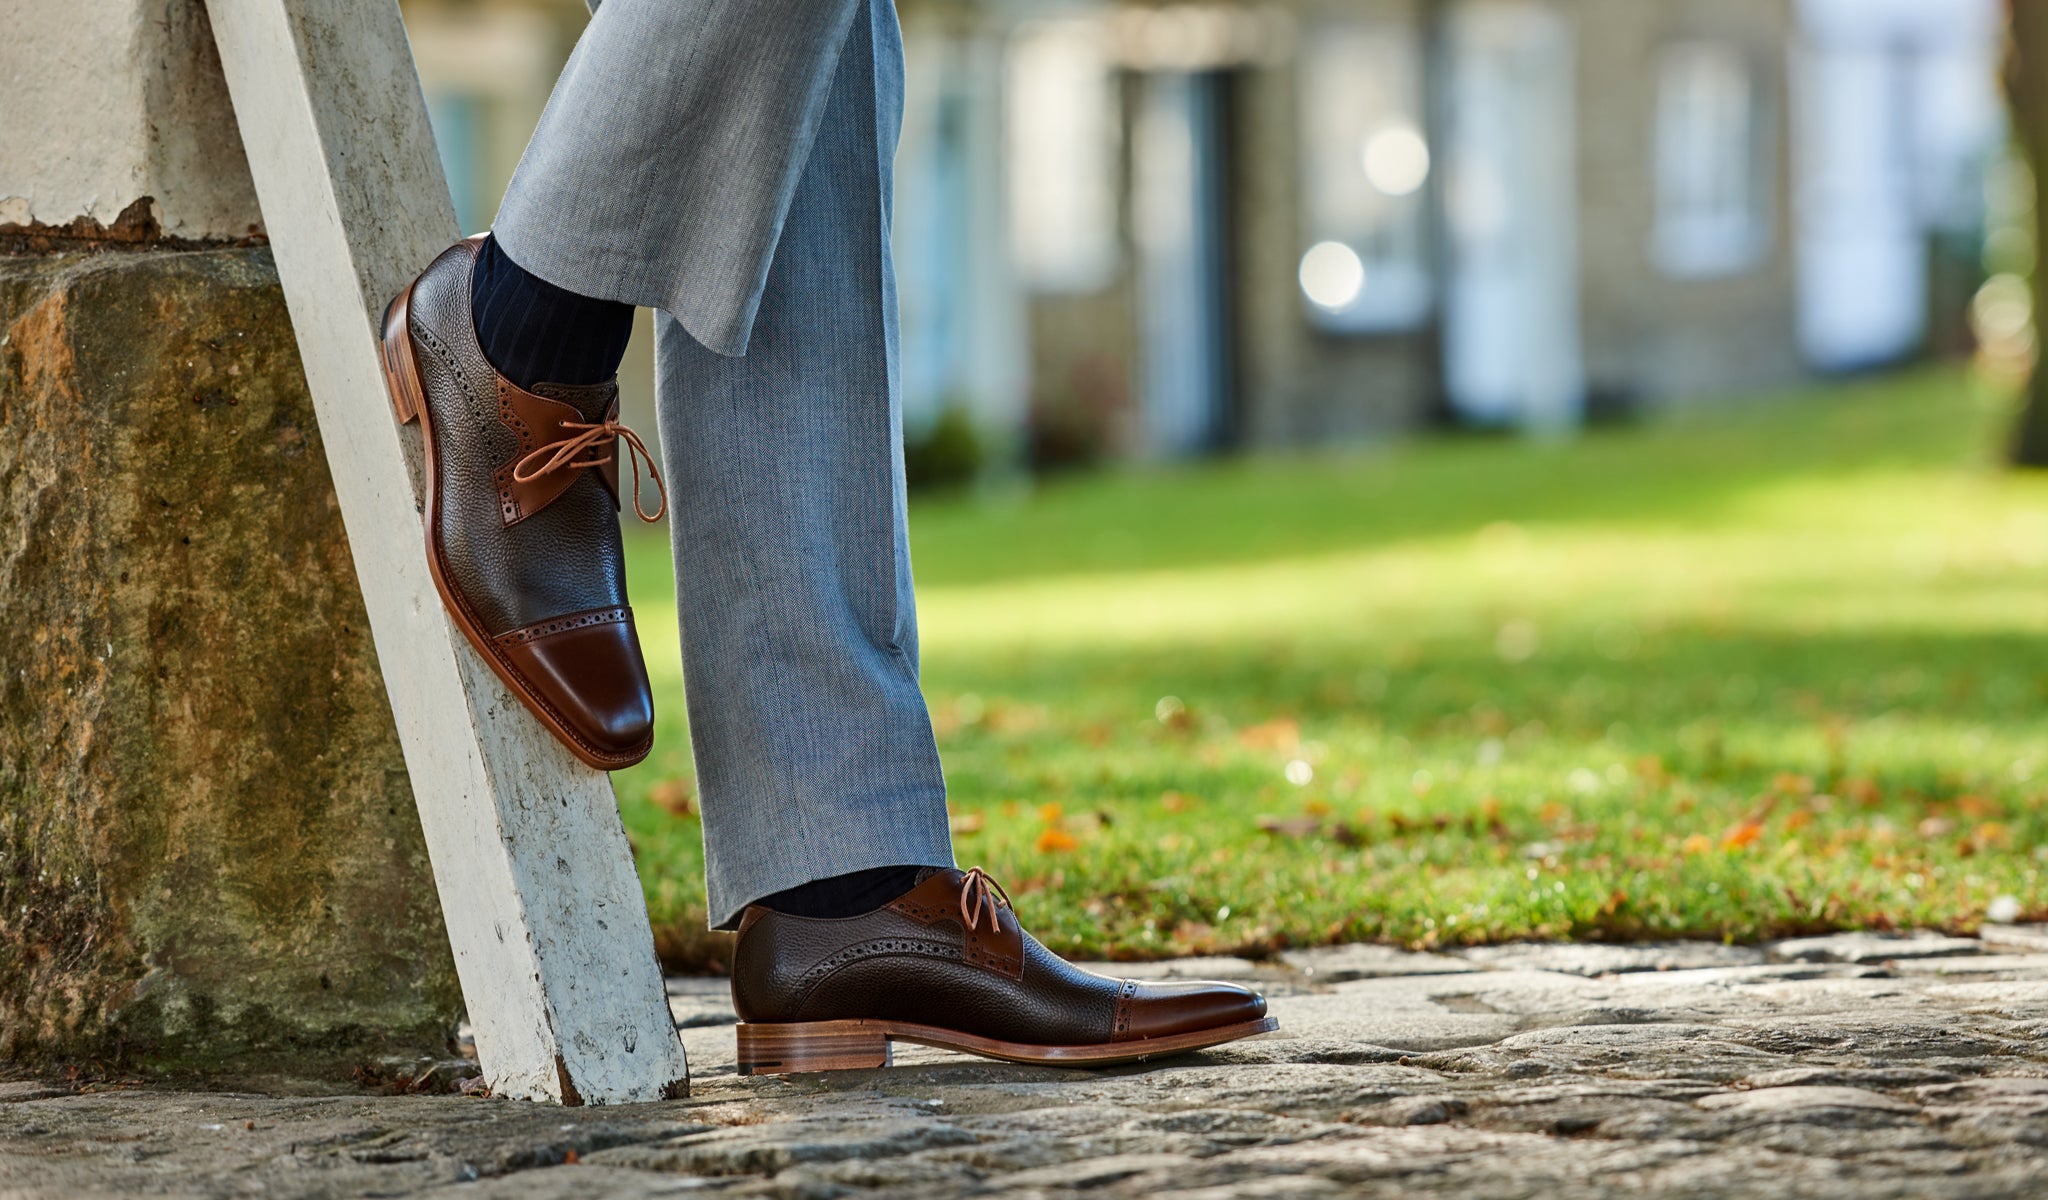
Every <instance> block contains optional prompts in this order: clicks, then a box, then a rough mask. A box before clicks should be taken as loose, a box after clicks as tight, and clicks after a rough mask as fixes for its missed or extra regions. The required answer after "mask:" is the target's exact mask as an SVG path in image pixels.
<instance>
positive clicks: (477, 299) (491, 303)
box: [469, 237, 633, 390]
mask: <svg viewBox="0 0 2048 1200" xmlns="http://www.w3.org/2000/svg"><path fill="white" fill-rule="evenodd" d="M469 285H470V307H471V315H472V316H474V317H475V319H476V339H477V342H478V344H479V345H481V346H482V347H483V351H484V357H485V358H488V359H490V360H491V365H492V366H494V367H496V368H497V369H498V373H499V374H500V375H503V376H504V377H505V378H507V379H509V380H511V381H512V382H513V383H516V384H518V385H519V386H520V387H523V388H527V389H529V390H531V389H532V388H533V386H534V385H535V384H539V383H567V384H583V383H603V382H604V381H605V380H607V379H610V378H611V377H612V376H614V375H616V374H618V373H619V363H620V362H622V361H624V360H625V357H626V341H627V339H629V338H631V337H632V336H633V306H632V305H630V304H620V303H618V302H617V301H615V300H593V299H591V298H590V297H588V296H579V295H577V294H576V293H574V292H572V291H569V290H567V289H566V288H559V287H556V286H555V285H554V284H552V283H549V282H548V281H547V280H545V279H542V278H541V277H540V276H538V275H535V274H532V273H531V272H529V271H527V270H525V269H524V268H522V267H521V266H520V265H519V264H518V263H515V262H513V261H512V258H511V256H510V255H508V254H506V253H505V251H504V249H503V248H502V247H501V246H499V245H498V239H497V238H494V237H492V238H485V239H484V248H483V250H482V251H481V252H480V253H478V255H477V256H476V267H475V269H474V270H472V271H471V272H470V277H469Z"/></svg>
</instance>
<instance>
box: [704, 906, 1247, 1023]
mask: <svg viewBox="0 0 2048 1200" xmlns="http://www.w3.org/2000/svg"><path fill="white" fill-rule="evenodd" d="M961 878H962V876H961V872H959V871H954V870H948V871H943V872H940V873H938V874H936V875H934V876H933V877H932V878H931V879H928V880H926V881H925V882H924V883H922V884H919V885H918V886H917V887H916V888H914V889H912V891H911V892H910V893H909V894H908V895H906V896H905V897H903V898H902V899H901V900H899V901H898V902H896V903H892V904H888V905H884V906H883V907H881V908H878V909H876V910H875V911H874V912H871V913H867V914H864V915H862V916H858V917H847V918H843V919H840V920H815V919H811V918H805V917H792V916H789V915H787V914H784V913H778V912H774V911H772V910H770V909H766V908H762V907H760V906H758V905H756V906H754V907H752V908H749V909H748V910H747V913H746V915H745V916H744V917H743V918H742V919H741V922H740V931H739V940H738V944H737V945H736V946H735V947H734V953H733V977H732V992H733V1005H734V1007H735V1008H736V1009H737V1010H738V1013H739V1017H740V1020H742V1021H747V1022H774V1023H783V1022H803V1021H834V1020H852V1019H868V1020H895V1021H909V1022H915V1023H917V1024H921V1025H932V1026H937V1027H938V1028H941V1029H951V1030H955V1031H959V1032H963V1033H972V1034H978V1035H980V1036H982V1037H990V1038H998V1039H1001V1040H1003V1041H1009V1042H1019V1043H1024V1044H1027V1045H1038V1046H1079V1045H1097V1044H1101V1043H1106V1042H1112V1041H1130V1040H1134V1039H1137V1038H1145V1037H1158V1036H1162V1035H1163V1034H1166V1033H1176V1032H1183V1031H1187V1030H1195V1029H1208V1028H1214V1027H1217V1026H1221V1025H1230V1024H1236V1023H1238V1022H1241V1021H1249V1020H1254V1019H1256V1018H1258V1017H1261V1016H1264V1015H1265V1011H1266V1002H1265V1001H1264V999H1262V998H1261V997H1259V996H1258V995H1257V994H1256V993H1254V992H1251V991H1248V990H1246V989H1244V988H1241V987H1237V986H1235V985H1233V984H1227V983H1196V982H1189V983H1169V984H1146V983H1134V982H1130V981H1126V980H1119V979H1110V978H1107V977H1105V976H1101V975H1096V974H1094V973H1093V972H1089V971H1083V970H1081V969H1080V968H1079V967H1076V966H1073V965H1072V964H1070V963H1067V962H1064V961H1062V960H1061V959H1060V958H1059V957H1058V956H1057V955H1054V954H1053V953H1052V952H1051V951H1049V950H1047V949H1046V948H1045V947H1044V946H1042V945H1040V944H1039V943H1038V941H1037V939H1035V938H1033V937H1031V936H1030V935H1029V934H1028V933H1025V932H1024V931H1023V930H1022V929H1021V928H1019V927H1018V925H1017V918H1016V914H1015V913H1014V912H1010V911H1008V910H1005V911H1004V912H1003V914H1002V918H1003V921H1002V923H1003V925H1004V926H1005V927H1006V929H1007V931H1008V936H1010V937H1013V938H1014V939H1015V941H1016V944H1017V946H1018V951H1017V957H1018V959H1019V962H1020V969H1019V970H1018V971H1017V973H1016V974H1015V975H1011V974H1009V973H1007V972H1004V971H1000V970H997V969H994V968H993V967H991V966H990V965H988V964H985V963H977V962H975V961H973V960H972V959H971V958H970V954H969V944H970V937H969V935H968V931H967V930H966V928H965V926H964V925H963V924H962V923H961V920H960V915H959V913H960V910H959V894H960V880H961ZM934 883H937V884H938V885H939V886H937V887H932V885H933V884H934ZM948 891H950V897H951V898H950V906H951V915H950V916H947V915H946V910H947V908H948V897H947V893H948ZM984 928H986V926H984Z"/></svg>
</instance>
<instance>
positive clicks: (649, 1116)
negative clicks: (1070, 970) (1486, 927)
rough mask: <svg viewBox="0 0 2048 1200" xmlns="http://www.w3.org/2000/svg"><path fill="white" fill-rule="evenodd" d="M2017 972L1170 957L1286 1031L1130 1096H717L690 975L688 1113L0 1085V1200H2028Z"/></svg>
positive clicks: (2038, 1055)
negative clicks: (1241, 997)
mask: <svg viewBox="0 0 2048 1200" xmlns="http://www.w3.org/2000/svg"><path fill="white" fill-rule="evenodd" d="M1957 941H1963V942H1967V943H1968V944H1967V945H1965V946H1961V947H1959V946H1956V945H1954V944H1952V943H1954V942H1957ZM2031 949H2032V947H2030V946H2029V945H2028V944H2027V943H2026V942H2025V940H2024V939H2022V938H2019V937H2016V936H2007V937H2004V938H2002V939H2001V940H2000V941H1999V942H1998V943H1997V944H1996V945H1993V946H1983V945H1979V944H1977V943H1975V942H1974V941H1970V940H1969V939H1945V938H1937V937H1935V936H1924V937H1922V936H1912V937H1885V938H1871V937H1869V936H1868V935H1860V934H1859V935H1842V936H1840V937H1836V938H1828V939H1811V938H1804V939H1798V940H1797V941H1796V942H1792V943H1781V944H1779V945H1776V946H1767V947H1763V948H1755V949H1745V948H1731V947H1725V946H1714V945H1699V946H1689V945H1683V944H1676V945H1647V946H1561V947H1544V946H1515V947H1495V948H1489V949H1486V950H1472V951H1466V952H1463V953H1445V954H1417V955H1407V954H1405V953H1404V952H1401V951H1396V950H1391V949H1388V948H1385V947H1338V948H1333V949H1330V950H1326V951H1308V952H1300V953H1291V954H1289V955H1287V956H1286V957H1285V958H1284V959H1282V960H1279V961H1275V962H1259V963H1254V962H1248V961H1246V960H1243V959H1208V960H1186V961H1182V962H1177V963H1165V964H1148V965H1147V966H1146V967H1145V968H1143V970H1144V971H1145V973H1146V974H1147V975H1148V976H1150V977H1154V978H1186V977H1193V976H1197V975H1204V974H1208V975H1226V976H1229V977H1233V978H1240V979H1246V980H1251V981H1255V982H1256V983H1258V985H1259V986H1261V987H1264V988H1265V989H1266V990H1267V992H1268V995H1269V996H1270V997H1271V999H1272V1005H1273V1011H1274V1012H1275V1014H1276V1015H1278V1016H1279V1017H1280V1020H1281V1023H1282V1030H1281V1032H1280V1033H1278V1034H1275V1035H1270V1036H1268V1037H1265V1038H1261V1039H1257V1040H1254V1041H1249V1042H1243V1043H1239V1044H1237V1045H1234V1046H1229V1047H1223V1048H1219V1049H1217V1050H1214V1051H1210V1052H1207V1053H1203V1054H1193V1055H1186V1056H1183V1057H1180V1058H1177V1059H1173V1060H1169V1061H1167V1062H1165V1063H1161V1064H1158V1065H1156V1066H1153V1067H1151V1068H1149V1069H1148V1068H1145V1067H1128V1068H1118V1069H1113V1070H1102V1071H1060V1070H1052V1069H1045V1068H1031V1067H1018V1066H1010V1065H1005V1064H1000V1063H989V1062H985V1061H982V1060H977V1059H972V1058H967V1057H964V1056H960V1055H953V1054H947V1053H944V1052H940V1051H935V1050H928V1049H924V1048H909V1049H906V1050H904V1051H901V1052H900V1053H899V1054H898V1056H897V1066H895V1067H894V1068H892V1069H888V1070H883V1071H848V1072H840V1073H836V1074H830V1075H816V1076H800V1077H789V1078H773V1077H766V1078H741V1077H739V1076H738V1075H736V1074H735V1073H734V1058H733V1049H734V1048H733V1034H732V1029H731V1024H732V1021H733V1019H734V1018H733V1016H732V1011H731V1007H730V1004H729V1003H728V1002H727V1000H726V998H725V992H724V985H723V982H722V981H718V980H703V979H679V980H674V981H671V984H670V988H669V993H670V1003H671V1006H672V1008H673V1009H674V1012H675V1015H676V1018H677V1021H678V1023H679V1025H681V1026H682V1037H683V1039H684V1041H685V1042H686V1043H687V1044H688V1047H689V1050H690V1060H691V1065H692V1067H693V1069H694V1072H695V1079H694V1092H693V1095H692V1096H691V1097H690V1099H688V1100H682V1101H670V1102H665V1103H661V1104H651V1105H641V1106H633V1107H624V1108H613V1109H558V1108H550V1107H544V1106H539V1105H532V1104H524V1103H518V1102H511V1101H501V1100H493V1099H489V1098H484V1097H463V1096H455V1095H435V1096H419V1095H403V1096H394V1095H380V1094H367V1093H365V1092H364V1091H362V1090H360V1089H358V1090H351V1091H348V1092H347V1093H346V1094H335V1092H336V1090H337V1089H335V1088H333V1087H331V1086H330V1087H326V1088H322V1087H320V1086H319V1085H315V1084H308V1083H306V1082H304V1081H298V1082H293V1081H265V1082H264V1083H263V1084H262V1086H260V1087H251V1088H250V1090H247V1091H239V1092H226V1091H213V1092H199V1091H189V1090H188V1091H176V1090H169V1089H166V1088H160V1087H148V1088H111V1089H105V1090H97V1091H80V1090H79V1089H78V1088H77V1087H76V1086H75V1085H73V1084H71V1083H68V1082H63V1081H56V1080H24V1081H17V1082H12V1083H0V1200H45V1198H48V1200H56V1198H58V1197H64V1198H66V1200H68V1198H70V1197H86V1198H89V1200H90V1198H95V1197H102V1196H105V1197H112V1196H124V1197H125V1196H154V1197H192V1198H201V1197H203V1198H206V1200H216V1198H219V1200H227V1198H230V1197H236V1198H239V1197H245V1196H254V1195H264V1196H288V1197H307V1198H309V1200H325V1198H328V1197H345V1196H346V1197H354V1196H384V1197H446V1198H448V1200H457V1198H482V1200H556V1198H561V1200H568V1198H570V1197H577V1198H582V1197H616V1198H619V1200H639V1198H641V1197H665V1196H680V1195H691V1196H694V1195H700V1194H707V1193H710V1194H718V1195H730V1196H743V1197H754V1196H772V1197H804V1198H809V1197H820V1198H823V1197H839V1196H846V1197H866V1196H878V1197H895V1196H903V1197H912V1196H914V1197H953V1196H998V1197H1060V1196H1075V1195H1080V1194H1083V1193H1086V1194H1087V1195H1089V1196H1099V1197H1108V1198H1119V1200H1120V1198H1123V1197H1139V1196H1144V1197H1153V1196H1165V1197H1172V1198H1174V1200H1221V1198H1223V1197H1238V1196H1246V1197H1261V1196H1271V1197H1320V1196H1330V1195H1346V1196H1351V1195H1367V1196H1380V1195H1384V1196H1396V1195H1398V1196H1404V1197H1405V1196H1456V1197H1488V1198H1491V1197H1549V1196H1587V1197H1609V1196H1615V1197H1619V1196H1630V1197H1640V1196H1674V1197H1675V1196H1688V1197H1694V1196H1726V1197H1738V1196H1740V1197H1748V1196H1755V1197H1778V1196H1785V1195H1793V1194H1797V1195H1802V1196H1821V1197H1833V1196H1840V1197H1915V1198H1917V1197H1944V1198H1945V1197H1957V1198H1962V1197H1993V1196H2011V1195H2023V1194H2033V1193H2038V1192H2039V1191H2040V1190H2041V1189H2042V1187H2043V1185H2042V1184H2041V1182H2040V1181H2041V1180H2043V1179H2048V1042H2044V1040H2043V1039H2044V1037H2048V941H2044V943H2043V951H2042V952H2029V951H2030V950H2031ZM437 1079H445V1075H443V1076H437ZM102 1087H104V1085H102ZM323 1093H324V1094H323Z"/></svg>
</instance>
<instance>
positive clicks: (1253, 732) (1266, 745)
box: [1237, 717, 1301, 754]
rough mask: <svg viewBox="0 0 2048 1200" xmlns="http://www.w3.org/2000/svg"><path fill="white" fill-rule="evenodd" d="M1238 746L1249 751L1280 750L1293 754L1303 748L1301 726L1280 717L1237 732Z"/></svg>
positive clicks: (1248, 726)
mask: <svg viewBox="0 0 2048 1200" xmlns="http://www.w3.org/2000/svg"><path fill="white" fill-rule="evenodd" d="M1237 741H1238V744H1239V745H1241V746H1243V747H1244V748H1245V749H1247V750H1278V751H1280V752H1281V753H1284V754H1292V753H1294V751H1295V750H1296V749H1298V748H1300V746H1301V726H1300V724H1298V723H1297V722H1294V721H1291V720H1288V719H1287V718H1286V717H1280V718H1277V719H1275V720H1271V721H1266V722H1264V723H1262V724H1258V725H1247V726H1246V727H1244V728H1243V729H1240V730H1238V731H1237Z"/></svg>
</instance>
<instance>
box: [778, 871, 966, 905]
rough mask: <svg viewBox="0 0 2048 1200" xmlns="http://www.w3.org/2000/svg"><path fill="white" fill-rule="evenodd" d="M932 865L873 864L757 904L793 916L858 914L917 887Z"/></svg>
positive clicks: (802, 886)
mask: <svg viewBox="0 0 2048 1200" xmlns="http://www.w3.org/2000/svg"><path fill="white" fill-rule="evenodd" d="M932 869H933V868H930V867H870V868H868V869H867V870H865V871H851V872H848V873H847V874H845V875H834V876H831V877H830V878H827V879H816V880H813V881H811V882H810V883H803V884H798V885H797V886H796V887H793V888H788V889H786V890H784V891H780V892H776V893H775V894H774V895H772V896H763V897H761V898H760V899H759V900H756V901H755V902H754V903H756V904H759V905H761V906H762V907H764V908H772V909H774V910H775V911H776V912H779V913H783V914H786V915H788V916H792V917H825V918H835V917H857V916H860V915H861V914H862V913H870V912H873V911H875V910H876V909H878V908H880V907H882V906H883V905H884V904H887V903H889V901H891V900H894V899H896V898H897V897H898V896H901V895H902V894H903V893H905V892H907V891H909V890H910V889H912V888H914V887H916V886H917V885H918V884H919V883H920V882H921V881H922V880H923V879H924V876H925V873H926V872H927V871H930V870H932Z"/></svg>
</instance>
